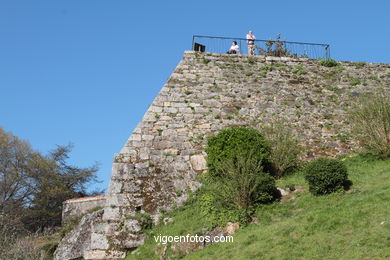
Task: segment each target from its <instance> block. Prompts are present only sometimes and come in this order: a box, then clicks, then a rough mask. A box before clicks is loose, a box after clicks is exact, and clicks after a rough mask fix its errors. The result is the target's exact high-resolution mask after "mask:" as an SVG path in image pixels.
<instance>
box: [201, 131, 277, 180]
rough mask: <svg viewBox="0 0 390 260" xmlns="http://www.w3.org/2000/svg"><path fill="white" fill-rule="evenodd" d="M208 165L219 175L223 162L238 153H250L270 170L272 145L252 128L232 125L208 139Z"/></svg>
mask: <svg viewBox="0 0 390 260" xmlns="http://www.w3.org/2000/svg"><path fill="white" fill-rule="evenodd" d="M206 153H207V166H208V169H209V173H210V174H211V175H213V176H216V175H218V174H219V173H218V170H217V169H218V167H219V165H220V164H221V163H223V162H225V161H227V160H231V159H233V158H236V157H237V154H238V153H240V154H241V155H245V154H246V155H248V154H249V153H251V154H250V157H251V158H253V159H254V160H255V161H256V162H259V163H260V164H261V165H262V166H263V170H264V171H268V170H269V167H270V166H269V156H270V147H269V145H268V143H267V141H266V140H265V138H264V137H263V135H262V134H261V133H260V132H259V131H257V130H255V129H251V128H246V127H230V128H226V129H224V130H222V131H220V132H219V133H218V134H216V135H213V136H210V137H209V138H208V139H207V147H206Z"/></svg>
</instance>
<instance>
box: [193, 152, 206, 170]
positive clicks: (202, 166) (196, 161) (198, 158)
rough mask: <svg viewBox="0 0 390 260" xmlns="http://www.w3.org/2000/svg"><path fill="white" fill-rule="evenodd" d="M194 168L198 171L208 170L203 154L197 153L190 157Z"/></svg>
mask: <svg viewBox="0 0 390 260" xmlns="http://www.w3.org/2000/svg"><path fill="white" fill-rule="evenodd" d="M190 162H191V166H192V169H193V170H194V171H196V172H203V171H204V170H207V162H206V159H205V158H204V156H203V155H200V154H197V155H193V156H191V157H190Z"/></svg>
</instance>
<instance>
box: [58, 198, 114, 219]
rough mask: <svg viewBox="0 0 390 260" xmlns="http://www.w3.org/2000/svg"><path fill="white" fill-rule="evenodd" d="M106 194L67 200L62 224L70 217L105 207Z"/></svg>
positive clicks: (63, 209)
mask: <svg viewBox="0 0 390 260" xmlns="http://www.w3.org/2000/svg"><path fill="white" fill-rule="evenodd" d="M106 198H107V196H106V195H101V196H95V197H85V198H78V199H70V200H66V201H64V202H63V204H62V225H64V224H66V223H67V222H68V221H69V220H70V219H72V218H75V217H80V216H81V215H83V214H85V213H86V212H88V211H91V210H94V209H97V208H103V207H105V205H106Z"/></svg>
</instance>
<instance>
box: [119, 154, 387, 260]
mask: <svg viewBox="0 0 390 260" xmlns="http://www.w3.org/2000/svg"><path fill="white" fill-rule="evenodd" d="M345 162H346V164H347V166H348V171H349V179H350V180H351V181H352V182H353V186H352V187H351V190H350V191H348V192H346V193H342V192H340V193H334V194H331V195H327V196H313V195H311V194H310V193H309V192H308V187H307V184H306V183H305V181H304V178H303V174H302V173H300V172H298V173H296V174H293V175H290V176H287V177H285V178H283V179H280V180H278V186H279V187H287V186H292V185H302V186H304V191H303V192H301V193H297V198H296V199H295V200H291V201H288V202H280V203H274V204H271V205H263V206H261V207H259V208H258V210H257V212H256V217H257V219H258V222H257V223H253V224H250V225H249V226H247V227H245V228H241V229H240V230H239V231H238V232H237V233H236V234H235V235H234V242H233V243H220V244H214V245H212V246H209V247H207V248H205V249H203V250H201V251H197V252H194V253H192V254H189V255H187V256H185V258H184V259H389V258H390V235H389V234H390V214H389V201H390V183H389V178H390V160H384V161H378V160H370V159H367V158H363V157H359V156H358V157H353V158H348V159H347V160H345ZM169 216H170V217H172V218H173V219H174V221H173V222H172V223H169V224H167V225H160V226H157V227H156V228H155V229H153V230H152V231H151V232H152V233H151V234H166V235H179V234H187V233H189V234H196V233H199V232H202V229H204V227H205V225H206V223H205V222H204V220H203V218H202V216H199V213H198V210H197V201H196V200H194V201H193V202H192V203H190V204H189V205H187V206H185V207H183V208H179V209H177V210H176V211H174V212H171V213H169ZM152 239H153V238H148V239H147V240H146V243H145V245H143V246H141V247H139V248H138V249H137V250H136V251H135V254H129V256H128V257H127V258H126V259H159V257H158V256H156V255H155V254H154V250H156V243H155V242H154V240H152ZM169 253H170V252H169V250H168V251H167V254H168V255H169Z"/></svg>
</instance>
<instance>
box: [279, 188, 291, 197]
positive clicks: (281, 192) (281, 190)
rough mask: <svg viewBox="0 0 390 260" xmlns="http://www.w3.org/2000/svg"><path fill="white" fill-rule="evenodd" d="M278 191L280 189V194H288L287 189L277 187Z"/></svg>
mask: <svg viewBox="0 0 390 260" xmlns="http://www.w3.org/2000/svg"><path fill="white" fill-rule="evenodd" d="M278 191H280V194H282V196H287V195H288V194H289V191H288V190H287V189H282V188H278Z"/></svg>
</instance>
